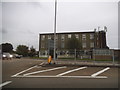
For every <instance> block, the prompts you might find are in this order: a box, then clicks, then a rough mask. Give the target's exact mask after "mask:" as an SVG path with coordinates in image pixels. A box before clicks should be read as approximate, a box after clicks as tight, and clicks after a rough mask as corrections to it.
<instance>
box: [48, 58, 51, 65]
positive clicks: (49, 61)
mask: <svg viewBox="0 0 120 90" xmlns="http://www.w3.org/2000/svg"><path fill="white" fill-rule="evenodd" d="M51 60H52V57H51V56H49V57H48V64H51Z"/></svg>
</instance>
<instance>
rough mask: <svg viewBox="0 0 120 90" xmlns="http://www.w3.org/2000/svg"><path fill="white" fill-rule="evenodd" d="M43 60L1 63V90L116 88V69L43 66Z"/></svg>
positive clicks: (15, 60)
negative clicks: (15, 89) (23, 89)
mask: <svg viewBox="0 0 120 90" xmlns="http://www.w3.org/2000/svg"><path fill="white" fill-rule="evenodd" d="M45 62H46V60H37V59H13V60H3V62H2V70H3V72H2V79H3V80H2V83H3V84H1V85H0V87H2V88H118V68H117V67H90V66H80V65H79V66H74V65H72V66H67V65H66V66H65V65H45V64H44V63H45Z"/></svg>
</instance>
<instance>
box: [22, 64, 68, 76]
mask: <svg viewBox="0 0 120 90" xmlns="http://www.w3.org/2000/svg"><path fill="white" fill-rule="evenodd" d="M62 68H66V66H63V67H57V68H52V69H47V70H41V71H36V72H32V73H27V74H24V75H23V76H27V75H31V74H36V73H41V72H47V71H53V70H57V69H62Z"/></svg>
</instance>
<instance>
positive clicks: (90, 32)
mask: <svg viewBox="0 0 120 90" xmlns="http://www.w3.org/2000/svg"><path fill="white" fill-rule="evenodd" d="M94 32H95V31H93V30H92V31H83V32H82V31H80V32H74V31H73V32H56V34H78V33H94ZM40 34H41V35H48V34H54V33H51V32H50V33H40Z"/></svg>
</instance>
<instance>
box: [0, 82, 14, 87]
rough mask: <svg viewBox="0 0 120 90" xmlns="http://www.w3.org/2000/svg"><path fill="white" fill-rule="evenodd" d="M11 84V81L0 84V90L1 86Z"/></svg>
mask: <svg viewBox="0 0 120 90" xmlns="http://www.w3.org/2000/svg"><path fill="white" fill-rule="evenodd" d="M11 82H12V81H7V82H4V83H2V84H0V88H1V87H3V86H5V85H7V84H9V83H11Z"/></svg>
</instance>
